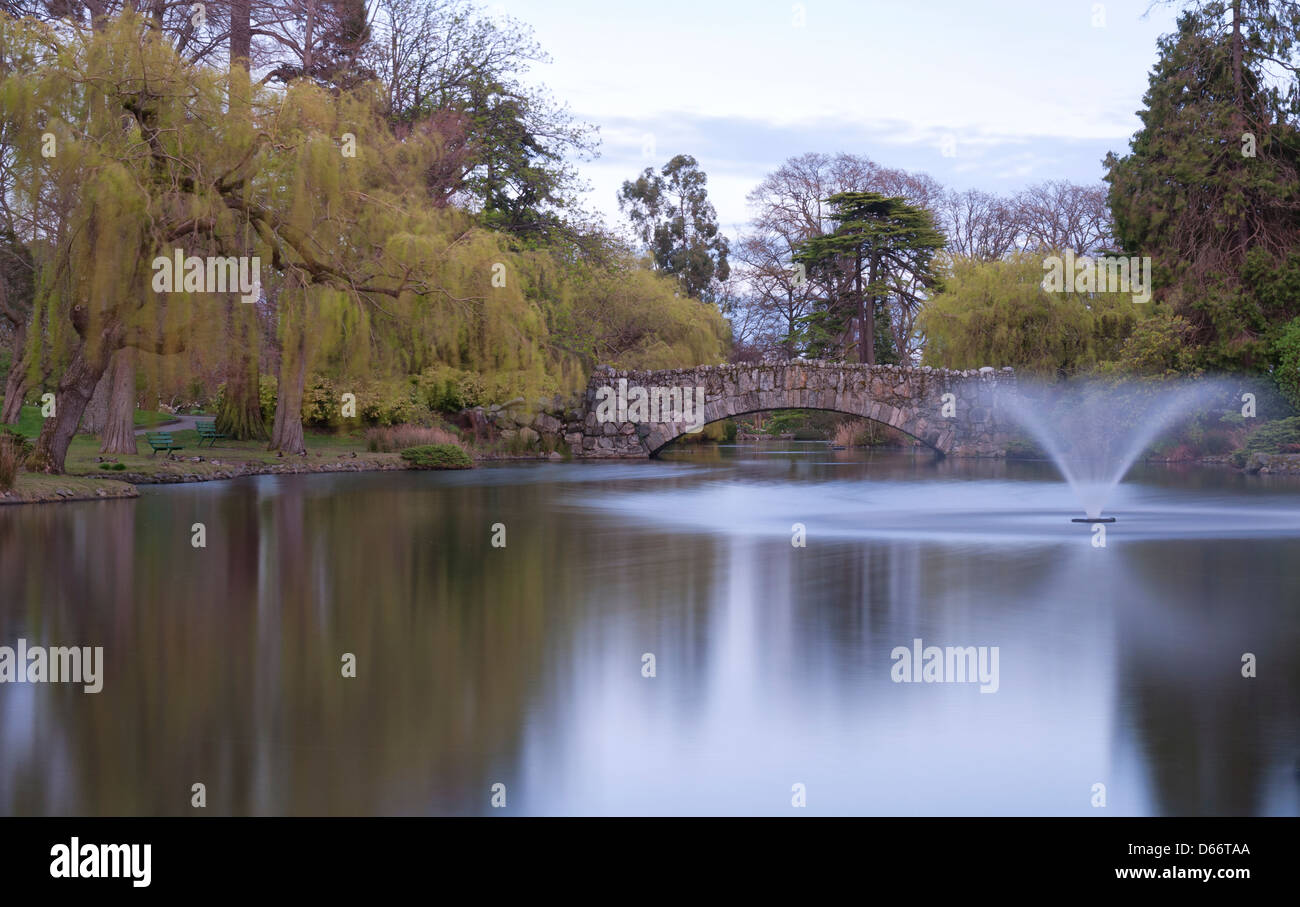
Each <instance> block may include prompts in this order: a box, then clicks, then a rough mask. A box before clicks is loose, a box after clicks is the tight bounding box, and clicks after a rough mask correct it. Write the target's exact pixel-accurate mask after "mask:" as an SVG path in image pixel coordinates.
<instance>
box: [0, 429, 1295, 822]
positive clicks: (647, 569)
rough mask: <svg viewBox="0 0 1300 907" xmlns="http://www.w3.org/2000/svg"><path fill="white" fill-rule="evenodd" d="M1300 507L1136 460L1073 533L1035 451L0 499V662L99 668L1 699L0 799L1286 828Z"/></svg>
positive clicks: (1062, 488) (7, 806)
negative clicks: (29, 660) (16, 648)
mask: <svg viewBox="0 0 1300 907" xmlns="http://www.w3.org/2000/svg"><path fill="white" fill-rule="evenodd" d="M1298 491H1300V478H1296V477H1288V476H1247V475H1243V474H1241V473H1239V472H1236V471H1234V470H1229V469H1209V468H1204V467H1196V466H1178V467H1168V466H1157V465H1144V464H1141V463H1139V464H1136V465H1135V466H1134V467H1133V469H1132V470H1131V471H1130V473H1129V475H1128V476H1127V478H1126V479H1125V481H1124V482H1122V483H1121V484H1120V485H1119V486H1118V487H1117V488H1116V490H1115V492H1114V496H1113V498H1112V499H1111V502H1110V504H1109V505H1108V506H1110V507H1114V508H1116V509H1118V510H1120V512H1122V514H1123V518H1122V520H1121V521H1120V522H1119V523H1117V524H1116V525H1115V526H1114V527H1111V528H1110V529H1109V532H1108V546H1107V547H1104V548H1098V547H1094V545H1093V544H1092V540H1093V533H1092V532H1091V531H1090V530H1091V528H1092V527H1083V526H1080V525H1077V524H1072V523H1070V522H1069V521H1068V520H1065V519H1062V516H1063V514H1064V513H1066V512H1068V511H1069V509H1070V508H1071V507H1076V506H1077V504H1075V503H1074V496H1073V493H1072V491H1071V490H1070V488H1069V487H1068V486H1067V485H1066V484H1065V483H1064V482H1061V481H1060V478H1059V477H1058V475H1057V473H1056V470H1055V467H1054V466H1052V465H1051V464H1049V463H1047V462H1045V461H1005V460H992V459H989V460H969V459H967V460H962V459H958V458H947V459H943V460H935V459H934V458H933V457H929V456H925V455H911V454H906V453H878V452H866V451H860V450H849V451H830V450H828V449H827V448H826V446H825V445H823V444H796V443H792V444H789V445H780V446H778V445H758V446H755V445H736V446H713V445H692V446H682V447H680V448H678V449H675V450H670V451H668V452H667V455H666V456H665V458H664V459H662V460H657V461H652V462H641V463H628V462H622V463H618V462H614V463H604V464H579V463H515V464H500V465H495V466H487V467H483V468H481V469H474V470H465V471H460V472H443V473H439V472H428V473H363V474H355V475H353V474H338V475H305V476H261V477H256V478H249V479H241V480H237V481H233V482H211V483H206V484H201V485H176V486H156V487H152V488H145V489H142V492H141V496H140V498H139V499H138V500H134V501H101V502H85V503H71V504H61V505H59V506H58V507H51V508H45V509H42V508H13V507H10V508H0V510H3V511H4V512H0V565H3V566H4V568H5V569H6V570H7V571H8V572H7V574H6V575H7V576H9V577H10V581H9V582H8V583H6V584H4V585H3V586H0V644H3V643H12V642H13V641H15V640H17V639H18V638H25V639H27V640H28V641H29V642H31V643H33V644H41V645H46V646H49V645H58V644H63V643H67V642H93V643H94V644H95V645H102V646H103V647H104V659H105V662H104V671H103V676H104V686H103V690H102V692H100V693H99V694H97V695H94V696H87V695H84V694H83V693H81V692H79V691H71V690H68V689H65V688H63V687H62V686H61V685H58V684H40V685H18V684H9V685H6V687H5V688H4V689H0V814H6V815H10V814H13V815H77V816H95V815H119V814H126V815H134V814H143V815H151V814H159V815H191V814H192V810H191V807H190V799H189V791H190V785H192V784H193V783H194V782H195V781H205V782H207V783H208V807H207V809H208V812H209V814H212V815H232V814H233V815H265V814H277V815H278V814H288V815H366V814H376V813H377V814H394V813H397V814H412V815H423V814H448V813H451V814H461V815H465V814H492V813H499V811H497V810H494V809H493V808H492V807H491V806H490V798H489V794H490V791H491V789H492V786H493V785H494V784H497V783H501V784H505V785H506V786H507V788H508V790H509V797H510V799H509V807H508V811H509V813H510V814H543V815H554V814H564V815H592V814H602V815H603V814H614V815H621V814H629V813H631V814H661V813H663V814H764V815H788V814H789V813H790V810H791V806H790V796H791V785H792V784H794V783H796V782H798V783H802V784H805V785H807V789H808V792H809V796H808V806H807V812H808V813H811V814H815V815H835V814H843V815H855V814H868V815H918V814H919V815H954V814H958V815H1027V814H1033V815H1037V814H1044V815H1097V814H1098V812H1099V810H1097V809H1095V808H1094V807H1093V806H1092V804H1091V802H1090V797H1091V790H1092V786H1093V785H1094V784H1095V783H1098V782H1100V783H1104V784H1106V786H1107V789H1108V791H1109V800H1108V804H1107V807H1106V809H1105V814H1107V815H1189V814H1190V815H1197V814H1210V815H1296V814H1297V813H1300V775H1298V774H1297V772H1296V767H1297V764H1298V763H1297V760H1300V668H1297V665H1296V660H1295V658H1294V653H1295V652H1296V651H1297V650H1298V649H1300V623H1297V620H1296V616H1295V615H1296V610H1295V602H1297V601H1300V574H1297V571H1296V570H1295V569H1294V565H1295V563H1296V562H1297V559H1298V558H1300V498H1298V497H1297V492H1298ZM196 520H200V521H203V522H205V523H207V525H208V526H209V527H212V526H221V527H222V531H221V532H219V533H213V532H210V534H209V541H208V548H207V549H204V550H201V551H196V550H194V549H191V548H190V546H189V538H190V526H191V525H192V524H193V522H194V521H196ZM498 522H499V523H502V524H504V525H505V526H507V527H508V529H509V536H508V547H507V548H505V549H499V548H493V547H492V545H491V543H490V538H491V527H492V525H493V524H494V523H498ZM794 523H801V524H802V525H803V526H804V527H805V529H806V539H807V543H806V547H802V548H800V547H795V546H794V545H792V532H791V527H792V525H793V524H794ZM19 540H21V542H22V544H19ZM31 550H40V551H49V552H60V553H61V556H59V557H42V558H35V557H26V556H24V552H27V551H31ZM918 638H919V639H923V640H924V641H925V644H926V645H930V644H934V645H938V646H988V647H993V646H996V647H998V649H999V651H1000V661H999V664H1000V668H999V671H1000V675H999V682H998V689H997V692H996V693H995V694H991V695H990V694H985V693H982V692H981V691H980V690H979V689H978V688H977V687H976V686H975V685H973V684H961V683H943V684H924V683H922V684H916V683H896V682H894V680H893V679H892V677H891V669H892V667H893V665H894V662H893V660H892V655H891V653H892V652H893V651H894V649H895V647H897V646H910V645H912V641H913V640H915V639H918ZM345 652H350V653H354V654H355V655H356V657H357V663H358V671H357V676H356V677H355V678H350V679H343V678H341V677H340V673H339V658H340V654H341V653H345ZM1243 652H1251V653H1254V654H1255V655H1256V656H1258V658H1259V663H1260V665H1261V666H1265V665H1266V666H1268V669H1267V670H1261V671H1260V674H1259V676H1258V677H1257V678H1254V679H1251V680H1244V679H1243V678H1242V677H1241V675H1240V663H1241V662H1240V660H1241V655H1242V653H1243ZM646 653H652V654H653V655H654V656H655V658H656V659H657V674H656V676H655V677H654V678H652V679H651V678H647V677H645V676H643V674H642V668H643V657H644V655H645V654H646ZM177 792H179V795H178V793H177Z"/></svg>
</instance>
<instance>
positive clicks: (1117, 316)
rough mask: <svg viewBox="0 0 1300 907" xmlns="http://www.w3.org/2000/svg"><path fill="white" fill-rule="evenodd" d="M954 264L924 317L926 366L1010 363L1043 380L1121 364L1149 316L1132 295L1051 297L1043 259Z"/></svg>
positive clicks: (921, 322)
mask: <svg viewBox="0 0 1300 907" xmlns="http://www.w3.org/2000/svg"><path fill="white" fill-rule="evenodd" d="M950 267H951V270H950V273H949V274H947V275H945V278H944V289H943V291H942V292H940V293H937V294H936V295H935V296H934V298H933V299H931V300H930V301H929V302H927V303H926V305H925V308H924V309H923V310H922V311H921V315H920V317H919V325H920V327H921V330H922V331H924V333H925V338H926V345H925V354H924V358H925V362H926V364H928V365H934V366H940V367H944V368H959V369H966V368H979V367H981V366H985V365H991V366H994V367H997V368H1000V367H1003V366H1008V365H1009V366H1012V367H1014V368H1016V369H1017V370H1019V371H1023V372H1027V373H1030V374H1040V375H1055V374H1060V373H1070V372H1075V371H1079V370H1084V369H1089V368H1092V367H1095V366H1096V365H1097V364H1098V363H1101V362H1106V361H1112V360H1115V359H1117V358H1118V357H1119V356H1120V354H1121V349H1122V347H1123V344H1124V341H1125V339H1126V338H1127V337H1128V336H1129V334H1130V333H1131V332H1132V331H1133V328H1134V326H1135V325H1136V324H1137V323H1138V321H1139V320H1140V319H1141V318H1143V317H1145V312H1144V307H1143V306H1142V305H1138V304H1135V303H1134V302H1133V296H1132V294H1130V293H1093V294H1086V295H1085V294H1080V293H1049V292H1047V291H1046V290H1044V289H1043V286H1042V284H1043V276H1044V273H1045V272H1044V270H1043V256H1041V255H1020V256H1015V257H1012V258H1010V259H1006V260H1002V261H991V262H984V261H973V260H970V259H956V260H955V261H954V262H953V263H952V265H951V266H950Z"/></svg>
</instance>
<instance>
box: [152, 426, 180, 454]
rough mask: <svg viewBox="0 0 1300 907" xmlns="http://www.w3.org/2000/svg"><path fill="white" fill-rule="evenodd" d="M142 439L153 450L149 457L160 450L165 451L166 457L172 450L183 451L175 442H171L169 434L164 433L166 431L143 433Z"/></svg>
mask: <svg viewBox="0 0 1300 907" xmlns="http://www.w3.org/2000/svg"><path fill="white" fill-rule="evenodd" d="M144 439H145V440H146V441H148V442H149V446H150V447H152V448H153V453H151V454H149V456H151V457H152V456H153V455H154V454H156V453H158V451H160V450H165V451H166V452H167V454H168V456H170V455H171V452H172V451H173V450H184V449H185V448H183V447H180V446H179V445H177V444H176V442H175V441H173V440H172V436H171V432H166V431H150V432H145V435H144Z"/></svg>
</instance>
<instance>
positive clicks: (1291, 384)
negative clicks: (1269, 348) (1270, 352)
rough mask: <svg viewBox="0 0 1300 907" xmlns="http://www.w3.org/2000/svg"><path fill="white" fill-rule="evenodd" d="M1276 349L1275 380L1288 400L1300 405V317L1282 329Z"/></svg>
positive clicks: (1294, 404) (1292, 403)
mask: <svg viewBox="0 0 1300 907" xmlns="http://www.w3.org/2000/svg"><path fill="white" fill-rule="evenodd" d="M1274 351H1275V354H1276V357H1277V364H1276V365H1275V366H1274V368H1273V380H1274V381H1276V382H1277V386H1278V389H1279V390H1281V391H1282V394H1283V395H1284V396H1285V397H1286V399H1287V401H1288V402H1289V403H1290V404H1291V405H1292V406H1296V407H1300V318H1294V319H1292V320H1291V321H1290V322H1289V323H1288V324H1287V325H1286V327H1284V328H1283V329H1282V332H1281V336H1279V337H1278V339H1277V342H1276V343H1275V344H1274Z"/></svg>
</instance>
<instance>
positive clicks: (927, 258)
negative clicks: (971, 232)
mask: <svg viewBox="0 0 1300 907" xmlns="http://www.w3.org/2000/svg"><path fill="white" fill-rule="evenodd" d="M827 202H828V203H829V204H830V205H831V207H832V213H831V218H832V219H833V220H834V222H835V225H836V226H835V230H834V231H833V232H831V233H828V234H824V235H822V236H816V237H813V238H812V239H810V240H808V241H807V242H805V243H803V244H802V245H801V246H800V247H799V249H798V251H796V252H795V255H794V260H795V261H796V262H797V263H799V264H802V265H804V267H805V268H806V269H807V271H808V278H809V280H811V281H813V282H814V283H815V284H816V285H817V286H818V288H819V289H820V290H821V292H820V294H819V296H820V298H818V299H817V300H815V301H814V303H813V310H812V312H811V313H810V314H809V315H808V316H807V317H806V318H805V319H804V325H805V330H806V338H805V339H806V340H807V342H808V345H809V349H810V351H811V352H812V354H813V355H828V354H829V355H844V354H846V353H848V352H849V351H850V350H851V349H852V348H853V347H854V345H855V344H854V341H853V339H852V336H851V334H850V330H851V326H852V325H853V324H855V323H856V325H857V339H856V349H857V357H856V358H857V359H858V361H859V362H870V363H877V362H880V363H888V362H897V361H898V359H899V355H900V353H901V351H902V349H903V347H904V344H903V343H902V342H900V341H901V340H902V338H900V337H898V336H896V331H895V327H894V320H893V318H892V317H891V312H892V311H894V310H897V311H898V313H899V314H900V316H905V315H910V314H911V313H913V312H915V311H916V309H917V308H919V307H920V305H921V302H922V299H923V294H924V293H926V292H927V291H929V290H930V289H933V288H935V287H936V286H937V285H938V278H937V276H936V274H935V272H934V270H933V262H934V255H935V253H936V252H937V251H939V250H940V249H942V248H943V247H944V242H945V240H944V236H943V234H942V233H940V232H939V231H938V230H937V229H936V228H935V225H934V216H933V215H932V214H931V213H930V212H929V211H927V210H926V209H924V208H921V207H917V206H915V205H909V204H908V203H907V202H906V201H905V200H904V199H902V198H890V197H886V196H884V195H881V194H880V193H877V192H840V193H838V194H836V195H832V196H831V197H830V198H829V199H827ZM903 320H904V318H902V317H900V319H899V321H900V323H901V322H902V321H903Z"/></svg>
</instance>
